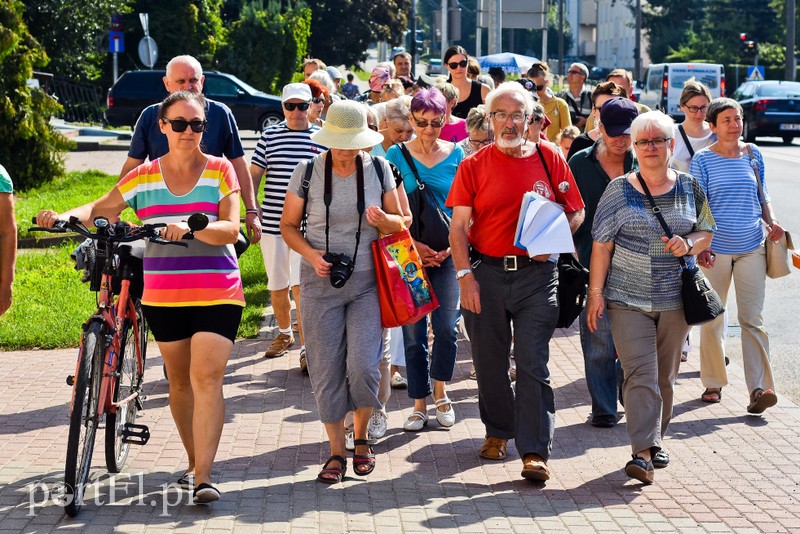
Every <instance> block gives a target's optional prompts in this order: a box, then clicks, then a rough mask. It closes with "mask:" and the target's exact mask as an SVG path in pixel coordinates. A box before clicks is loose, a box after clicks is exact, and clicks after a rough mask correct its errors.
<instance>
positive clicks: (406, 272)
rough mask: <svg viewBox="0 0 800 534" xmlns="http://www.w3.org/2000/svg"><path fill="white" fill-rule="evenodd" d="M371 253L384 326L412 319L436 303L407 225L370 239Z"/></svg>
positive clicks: (396, 324)
mask: <svg viewBox="0 0 800 534" xmlns="http://www.w3.org/2000/svg"><path fill="white" fill-rule="evenodd" d="M372 257H373V261H374V262H375V277H376V279H377V282H378V298H379V300H380V306H381V325H383V327H384V328H392V327H395V326H403V325H406V324H411V323H415V322H417V321H419V320H420V319H422V318H423V317H424V316H425V315H427V314H429V313H430V312H432V311H433V310H435V309H436V308H438V307H439V300H438V299H437V298H436V294H435V293H434V292H433V288H432V287H431V283H430V280H428V276H427V274H426V273H425V268H424V267H423V266H422V260H421V259H420V257H419V252H417V247H416V245H415V244H414V240H413V239H412V238H411V233H410V232H409V231H408V230H407V229H406V230H402V231H400V232H397V233H394V234H391V235H387V236H384V237H381V238H380V239H376V240H375V241H373V242H372Z"/></svg>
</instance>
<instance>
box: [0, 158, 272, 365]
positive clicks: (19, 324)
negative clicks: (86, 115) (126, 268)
mask: <svg viewBox="0 0 800 534" xmlns="http://www.w3.org/2000/svg"><path fill="white" fill-rule="evenodd" d="M115 182H116V177H114V176H110V175H106V174H103V173H99V172H79V173H70V174H68V175H67V176H66V177H64V178H62V179H58V180H55V181H53V182H50V183H49V184H46V185H44V186H42V187H40V188H37V189H35V190H30V191H27V192H25V193H19V194H17V195H16V196H17V199H16V200H17V202H16V210H15V211H16V216H17V225H18V227H19V229H20V232H19V233H20V237H21V238H22V237H29V236H30V235H29V234H28V232H27V229H28V227H30V226H31V222H30V221H31V218H32V217H33V216H34V215H35V214H36V213H37V212H38V211H39V210H40V209H44V208H51V209H54V210H56V211H58V212H61V211H64V210H66V209H68V208H71V207H74V206H77V205H80V204H82V203H84V202H86V201H87V200H89V199H95V198H98V197H99V196H101V195H102V194H103V193H105V192H107V191H108V190H109V189H110V188H111V187H112V186H113V185H114V183H115ZM122 218H123V219H125V220H129V221H138V219H137V218H136V216H135V214H134V213H133V212H132V211H131V210H125V212H123V216H122ZM40 235H43V236H49V235H51V234H40ZM74 248H75V244H74V243H65V244H63V245H59V246H54V247H51V248H39V249H25V250H20V251H19V254H18V257H17V269H16V276H15V281H14V302H13V304H12V305H11V309H10V310H9V311H8V312H7V313H6V314H5V315H4V316H3V317H0V349H3V350H16V349H26V348H33V347H39V348H58V347H71V346H77V344H78V340H79V338H80V331H81V324H82V323H83V322H84V321H85V320H86V319H87V318H88V317H89V315H90V314H91V313H92V312H93V311H94V310H95V308H96V301H95V294H94V293H92V292H90V291H89V285H88V284H83V283H81V281H80V278H81V273H80V272H78V271H76V270H74V268H73V267H74V264H73V262H72V260H70V258H69V255H70V253H71V252H72V250H73V249H74ZM239 266H240V270H241V272H242V280H243V282H244V293H245V300H246V301H247V306H246V307H245V310H244V313H243V315H242V323H241V325H240V326H239V334H238V335H239V337H255V335H256V334H257V333H258V328H259V325H260V324H261V321H262V318H263V314H264V307H265V306H266V304H267V302H268V300H269V295H268V293H267V278H266V274H265V272H264V262H263V259H262V258H261V251H260V250H259V247H258V245H254V246H252V247H250V249H248V251H247V252H245V254H244V255H243V256H242V257H241V258H240V259H239Z"/></svg>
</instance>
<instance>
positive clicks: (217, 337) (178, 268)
mask: <svg viewBox="0 0 800 534" xmlns="http://www.w3.org/2000/svg"><path fill="white" fill-rule="evenodd" d="M158 119H159V121H158V122H159V127H160V129H161V133H163V134H164V135H165V136H166V137H167V142H168V143H169V152H168V153H167V154H166V155H164V156H162V157H160V158H157V159H155V160H154V161H151V162H148V163H144V164H142V165H139V166H138V167H136V168H135V169H133V170H132V171H130V172H129V173H128V174H126V175H125V177H124V178H122V179H121V180H120V181H119V182H118V183H117V185H116V186H115V187H114V188H113V189H112V190H111V191H109V192H108V193H106V194H105V195H103V196H102V197H100V198H99V199H98V200H95V201H94V202H90V203H89V204H85V205H84V206H81V207H78V208H74V209H72V210H69V211H67V212H66V213H61V214H58V213H55V212H54V211H51V210H44V211H41V212H39V214H38V215H37V223H38V224H39V226H44V227H48V228H49V227H52V226H53V224H54V223H55V222H56V221H57V220H59V219H67V218H69V217H70V216H73V215H74V216H76V217H78V219H80V220H81V221H82V222H83V224H85V225H87V226H92V225H93V221H94V219H95V217H98V216H103V217H106V218H108V219H109V220H116V219H117V218H118V217H119V214H120V213H121V212H122V211H123V210H124V209H125V208H126V207H130V208H132V209H133V210H134V211H135V212H136V215H137V216H138V217H139V219H141V221H142V222H143V223H166V225H167V226H166V227H165V228H164V230H163V232H162V234H161V235H162V236H163V237H164V238H165V239H169V240H180V239H181V238H182V237H183V236H184V235H185V234H187V233H188V232H189V226H188V225H187V223H186V220H187V219H188V217H189V216H190V215H191V214H192V213H194V212H196V211H198V210H202V211H203V213H205V214H206V215H207V216H208V219H209V223H208V226H207V227H206V228H205V229H204V230H199V231H195V232H194V239H193V240H191V241H186V243H188V245H189V246H188V248H183V247H176V246H161V245H158V244H155V243H147V244H146V248H145V254H144V294H143V295H142V299H141V301H142V308H143V310H144V315H145V318H146V319H147V323H148V325H149V326H150V330H151V332H152V333H153V337H154V338H155V339H156V341H157V342H158V348H159V350H160V351H161V355H162V357H163V358H164V363H165V364H166V368H167V373H168V374H169V407H170V411H171V412H172V417H173V419H174V420H175V426H176V427H177V428H178V434H180V437H181V441H182V442H183V447H184V449H185V450H186V454H187V456H188V457H189V467H188V469H187V470H186V473H184V474H183V476H181V477H180V479H179V480H178V483H179V484H180V485H182V486H189V487H193V488H194V501H195V502H196V503H208V502H211V501H216V500H217V499H219V497H220V493H219V491H218V490H217V489H216V488H215V487H214V486H212V485H211V467H212V465H213V463H214V456H215V455H216V452H217V447H218V446H219V440H220V436H221V435H222V425H223V422H224V420H225V399H224V397H223V395H222V382H223V378H224V375H225V366H226V364H227V363H228V358H229V357H230V354H231V349H232V348H233V343H234V340H235V339H236V332H237V330H238V328H239V320H240V319H241V316H242V308H243V307H244V293H243V291H242V279H241V276H240V274H239V265H238V262H237V260H236V253H235V251H234V249H233V243H235V242H236V240H237V238H238V235H239V183H238V182H237V180H236V173H235V172H234V170H233V166H232V165H231V163H230V162H229V161H228V160H227V159H223V158H217V157H214V156H207V155H206V154H203V152H202V151H201V150H200V141H201V139H202V136H203V131H204V130H205V126H206V121H205V99H204V98H203V96H202V95H200V94H197V93H192V92H189V91H177V92H175V93H172V94H171V95H169V96H168V97H167V98H166V99H164V102H162V103H161V106H160V108H159V111H158Z"/></svg>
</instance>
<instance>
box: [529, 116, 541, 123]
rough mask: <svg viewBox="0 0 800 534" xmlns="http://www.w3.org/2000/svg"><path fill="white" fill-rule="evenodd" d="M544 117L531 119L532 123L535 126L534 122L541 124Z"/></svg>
mask: <svg viewBox="0 0 800 534" xmlns="http://www.w3.org/2000/svg"><path fill="white" fill-rule="evenodd" d="M542 118H543V117H531V120H530V123H531V124H533V123H534V122H540V121H541V120H542Z"/></svg>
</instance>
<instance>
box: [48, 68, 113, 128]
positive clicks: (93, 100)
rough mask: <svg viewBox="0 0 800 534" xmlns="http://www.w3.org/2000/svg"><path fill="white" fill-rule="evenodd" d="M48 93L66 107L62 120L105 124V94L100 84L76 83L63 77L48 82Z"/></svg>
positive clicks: (56, 77)
mask: <svg viewBox="0 0 800 534" xmlns="http://www.w3.org/2000/svg"><path fill="white" fill-rule="evenodd" d="M48 81H49V83H48V84H47V89H46V90H48V92H49V93H50V94H51V95H53V96H54V97H55V98H56V99H57V100H58V102H59V103H60V104H61V105H62V106H63V107H64V112H63V113H62V114H61V117H60V118H62V119H64V120H65V121H67V122H85V123H90V124H102V123H103V108H104V107H105V93H104V91H103V88H102V87H101V86H100V85H99V84H94V83H86V82H76V81H74V80H70V79H69V78H64V77H62V76H53V77H52V79H50V80H48Z"/></svg>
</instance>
